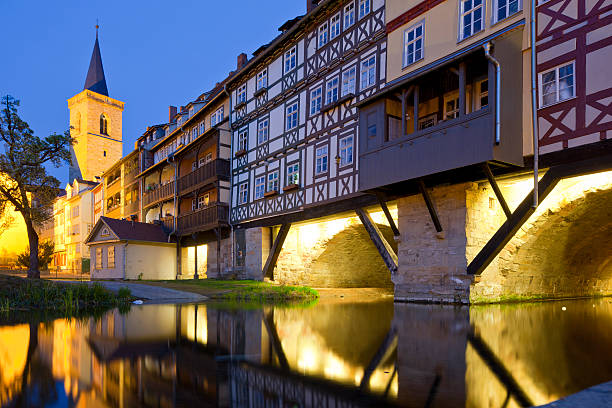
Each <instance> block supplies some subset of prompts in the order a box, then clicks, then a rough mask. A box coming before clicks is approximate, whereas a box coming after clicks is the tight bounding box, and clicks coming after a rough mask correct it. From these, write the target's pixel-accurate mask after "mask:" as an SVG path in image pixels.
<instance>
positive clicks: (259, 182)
mask: <svg viewBox="0 0 612 408" xmlns="http://www.w3.org/2000/svg"><path fill="white" fill-rule="evenodd" d="M265 192H266V176H259V177H256V178H255V199H256V200H257V199H260V198H263V196H264V193H265Z"/></svg>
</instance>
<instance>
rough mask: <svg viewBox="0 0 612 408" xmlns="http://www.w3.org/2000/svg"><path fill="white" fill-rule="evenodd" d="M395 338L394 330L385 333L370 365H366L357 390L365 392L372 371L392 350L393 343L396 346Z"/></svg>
mask: <svg viewBox="0 0 612 408" xmlns="http://www.w3.org/2000/svg"><path fill="white" fill-rule="evenodd" d="M396 338H397V333H396V332H395V329H394V328H391V329H389V331H388V332H387V335H386V336H385V339H384V340H383V342H382V343H381V344H380V347H379V348H378V350H377V351H376V354H374V356H373V357H372V360H370V364H368V366H367V367H366V369H365V371H364V373H363V377H362V378H361V383H360V384H359V388H360V389H361V391H365V390H367V389H368V385H369V384H370V378H372V374H373V373H374V370H376V367H378V365H379V364H380V363H381V361H382V360H383V358H384V357H385V356H386V355H387V354H388V352H389V349H391V348H392V346H393V344H394V343H395V345H396V346H397V342H396V341H395V340H396Z"/></svg>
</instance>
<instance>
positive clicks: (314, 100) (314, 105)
mask: <svg viewBox="0 0 612 408" xmlns="http://www.w3.org/2000/svg"><path fill="white" fill-rule="evenodd" d="M321 94H322V88H321V87H318V88H317V89H315V90H314V91H310V115H311V116H312V115H316V114H317V113H319V112H320V111H321V100H322V99H323V98H322V95H321Z"/></svg>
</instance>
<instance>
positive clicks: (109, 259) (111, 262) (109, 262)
mask: <svg viewBox="0 0 612 408" xmlns="http://www.w3.org/2000/svg"><path fill="white" fill-rule="evenodd" d="M106 249H107V251H106V267H107V268H109V269H110V268H115V246H114V245H111V246H109V247H108V248H106ZM111 249H112V251H111ZM111 254H112V256H111Z"/></svg>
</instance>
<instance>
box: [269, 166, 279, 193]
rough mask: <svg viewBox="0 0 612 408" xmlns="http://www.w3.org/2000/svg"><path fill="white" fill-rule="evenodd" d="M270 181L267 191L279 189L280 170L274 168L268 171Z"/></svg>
mask: <svg viewBox="0 0 612 408" xmlns="http://www.w3.org/2000/svg"><path fill="white" fill-rule="evenodd" d="M266 179H267V181H268V183H267V191H277V192H278V191H279V185H280V182H279V171H278V170H274V171H271V172H269V173H268V176H267V177H266Z"/></svg>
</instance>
